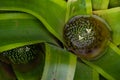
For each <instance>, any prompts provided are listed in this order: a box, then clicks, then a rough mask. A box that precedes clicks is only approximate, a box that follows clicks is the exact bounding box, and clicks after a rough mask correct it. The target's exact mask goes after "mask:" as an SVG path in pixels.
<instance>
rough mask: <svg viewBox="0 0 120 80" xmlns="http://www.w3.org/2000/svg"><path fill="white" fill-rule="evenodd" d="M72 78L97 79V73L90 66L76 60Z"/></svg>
mask: <svg viewBox="0 0 120 80" xmlns="http://www.w3.org/2000/svg"><path fill="white" fill-rule="evenodd" d="M74 80H99V73H97V72H96V71H95V70H94V69H92V68H91V67H89V66H87V65H85V64H83V63H81V62H80V61H78V62H77V65H76V71H75V76H74Z"/></svg>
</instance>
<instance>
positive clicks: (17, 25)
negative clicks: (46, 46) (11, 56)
mask: <svg viewBox="0 0 120 80" xmlns="http://www.w3.org/2000/svg"><path fill="white" fill-rule="evenodd" d="M0 33H1V34H0V52H2V51H4V50H7V49H8V48H14V47H18V45H19V46H22V45H25V44H28V43H29V44H32V43H37V42H51V43H55V41H54V39H53V37H52V36H51V35H50V33H49V32H48V31H47V30H46V29H45V27H44V26H43V24H42V23H41V22H39V21H38V20H37V19H36V18H35V17H33V16H31V15H28V14H25V13H1V14H0Z"/></svg>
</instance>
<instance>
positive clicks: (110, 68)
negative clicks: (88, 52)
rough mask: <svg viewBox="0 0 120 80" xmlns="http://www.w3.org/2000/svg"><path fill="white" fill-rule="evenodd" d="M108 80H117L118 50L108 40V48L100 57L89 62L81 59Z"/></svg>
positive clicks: (119, 52) (118, 68)
mask: <svg viewBox="0 0 120 80" xmlns="http://www.w3.org/2000/svg"><path fill="white" fill-rule="evenodd" d="M83 61H84V62H85V63H86V64H88V65H89V66H91V67H92V68H94V69H96V70H97V72H99V73H100V74H101V75H103V76H104V77H105V78H106V79H108V80H119V79H120V78H119V76H120V74H119V73H120V64H119V62H120V50H119V49H118V48H117V47H116V46H115V45H114V44H113V43H111V42H110V44H109V46H108V49H107V50H106V51H105V55H103V56H102V57H101V58H100V59H98V60H94V61H91V62H88V61H85V60H83Z"/></svg>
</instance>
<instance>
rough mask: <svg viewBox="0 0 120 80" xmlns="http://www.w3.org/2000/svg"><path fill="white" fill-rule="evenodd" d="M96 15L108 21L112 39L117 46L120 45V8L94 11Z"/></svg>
mask: <svg viewBox="0 0 120 80" xmlns="http://www.w3.org/2000/svg"><path fill="white" fill-rule="evenodd" d="M94 14H96V15H98V16H100V17H102V18H103V19H105V20H106V22H107V23H108V24H109V26H110V27H111V30H112V39H113V42H114V43H115V44H116V45H119V44H120V39H119V38H120V7H116V8H112V9H107V10H99V11H94Z"/></svg>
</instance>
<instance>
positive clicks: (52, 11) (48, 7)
mask: <svg viewBox="0 0 120 80" xmlns="http://www.w3.org/2000/svg"><path fill="white" fill-rule="evenodd" d="M0 4H1V5H0V10H2V11H22V12H26V13H29V14H32V15H33V16H35V17H36V18H38V19H39V20H40V21H41V22H42V23H43V24H44V25H45V27H46V28H47V29H48V30H49V31H50V32H51V33H52V34H53V35H55V37H57V38H58V39H59V40H61V41H62V29H63V26H64V22H65V15H66V3H65V1H63V0H57V1H55V0H29V1H27V0H3V1H0Z"/></svg>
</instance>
